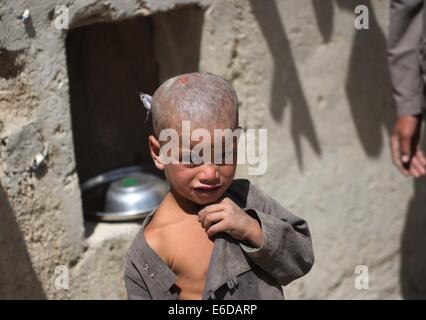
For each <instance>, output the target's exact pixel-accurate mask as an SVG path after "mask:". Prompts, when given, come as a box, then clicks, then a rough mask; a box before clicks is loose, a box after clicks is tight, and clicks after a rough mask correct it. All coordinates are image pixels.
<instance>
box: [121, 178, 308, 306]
mask: <svg viewBox="0 0 426 320" xmlns="http://www.w3.org/2000/svg"><path fill="white" fill-rule="evenodd" d="M225 195H226V196H227V197H229V198H231V199H232V200H233V201H234V202H235V203H236V204H238V205H239V206H240V207H241V208H243V209H244V210H245V211H246V212H247V213H248V214H250V215H252V216H253V217H255V218H257V219H258V220H259V221H260V223H261V227H262V231H263V235H264V245H263V246H262V247H261V248H259V249H253V248H250V247H247V246H245V245H243V244H241V243H239V242H238V241H236V240H234V239H233V238H232V237H230V236H229V235H228V234H226V233H222V234H218V235H217V237H216V238H215V242H214V248H213V253H212V257H211V259H210V264H209V269H208V273H207V278H206V283H205V288H204V293H203V299H284V295H283V290H282V287H281V285H283V286H285V285H287V284H289V283H290V282H292V281H293V280H295V279H297V278H299V277H301V276H303V275H305V274H306V273H308V272H309V270H310V269H311V267H312V265H313V262H314V254H313V250H312V243H311V238H310V232H309V229H308V226H307V224H306V222H305V221H304V220H302V219H300V218H298V217H296V216H295V215H293V214H292V213H290V212H288V211H287V210H286V209H284V208H283V207H282V206H281V205H280V204H279V203H278V202H276V201H275V200H273V199H271V198H270V197H268V196H267V195H266V194H265V193H263V192H262V191H261V190H259V189H257V188H256V187H255V186H254V185H253V184H251V183H250V182H249V181H248V180H234V182H233V183H232V184H231V186H230V187H229V188H228V190H227V192H226V194H225ZM151 217H152V216H149V217H148V218H146V219H145V221H144V223H143V224H142V226H141V229H140V231H139V232H138V234H137V236H136V238H135V240H134V241H133V244H132V245H131V247H130V248H129V250H128V252H127V254H126V257H125V273H124V281H125V284H126V289H127V295H128V298H129V299H155V300H157V299H161V300H165V299H177V298H178V292H177V291H176V290H175V289H174V288H175V287H174V283H175V282H176V278H177V276H176V274H175V273H174V272H173V271H172V270H171V269H170V268H169V267H168V266H167V264H166V263H165V262H163V260H161V258H160V257H159V256H158V255H157V254H156V253H155V252H154V251H153V250H152V249H151V247H150V246H149V245H148V243H147V242H146V240H145V238H144V235H143V230H144V227H145V225H146V224H147V223H148V222H149V220H150V219H151Z"/></svg>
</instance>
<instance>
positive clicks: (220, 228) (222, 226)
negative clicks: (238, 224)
mask: <svg viewBox="0 0 426 320" xmlns="http://www.w3.org/2000/svg"><path fill="white" fill-rule="evenodd" d="M227 227H228V224H227V223H226V222H225V220H222V221H220V222H218V223H215V224H214V225H212V226H211V227H210V228H208V229H207V231H206V232H207V235H208V236H209V237H212V236H214V235H215V234H216V233H219V232H227V230H226V229H227Z"/></svg>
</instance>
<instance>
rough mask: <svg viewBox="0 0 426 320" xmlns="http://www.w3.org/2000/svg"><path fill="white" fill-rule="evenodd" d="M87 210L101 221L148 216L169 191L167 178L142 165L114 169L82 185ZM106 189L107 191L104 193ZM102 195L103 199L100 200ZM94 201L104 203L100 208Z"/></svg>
mask: <svg viewBox="0 0 426 320" xmlns="http://www.w3.org/2000/svg"><path fill="white" fill-rule="evenodd" d="M81 189H82V191H83V200H85V201H83V203H86V207H87V208H86V209H85V213H86V214H87V215H88V216H89V217H90V218H94V219H96V220H101V221H127V220H135V219H140V218H144V217H146V216H147V215H148V214H149V213H151V212H152V211H153V210H155V209H156V208H158V206H159V205H160V203H161V201H162V199H163V198H164V196H165V195H166V193H167V191H168V184H167V182H166V181H165V180H163V179H161V178H159V177H157V176H155V175H153V174H150V173H148V172H147V171H146V170H144V168H143V167H141V166H132V167H125V168H120V169H116V170H112V171H109V172H106V173H104V174H101V175H99V176H97V177H94V178H92V179H89V180H88V181H86V182H85V183H83V184H82V185H81ZM105 190H106V192H105ZM100 198H102V199H100ZM95 200H98V203H99V202H102V203H103V206H102V207H103V208H104V211H101V210H99V205H98V206H97V207H96V206H95V205H91V204H92V203H96V201H95Z"/></svg>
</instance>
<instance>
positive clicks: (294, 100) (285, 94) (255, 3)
mask: <svg viewBox="0 0 426 320" xmlns="http://www.w3.org/2000/svg"><path fill="white" fill-rule="evenodd" d="M250 4H251V8H252V12H253V14H254V16H255V18H256V20H257V23H258V24H259V26H260V29H261V31H262V34H263V36H264V37H265V39H266V42H267V45H268V48H269V51H270V52H271V55H272V57H273V60H274V74H273V79H272V87H271V94H270V97H271V98H270V99H271V100H270V101H271V102H270V111H271V114H272V117H273V118H274V119H275V120H276V121H278V122H281V121H282V118H283V113H284V108H285V107H286V105H287V104H288V103H290V104H291V107H292V121H291V134H292V139H293V143H294V145H295V149H296V155H297V160H298V164H299V168H301V169H302V170H303V155H302V150H301V139H302V137H304V138H305V139H307V140H308V142H309V144H310V145H311V147H312V149H313V150H314V151H315V153H316V154H317V155H321V148H320V144H319V142H318V138H317V134H316V132H315V128H314V124H313V121H312V117H311V114H310V112H309V106H308V102H307V101H306V98H305V95H304V92H303V88H302V85H301V82H300V79H299V75H298V73H297V69H296V65H295V62H294V58H293V54H292V52H291V48H290V43H289V41H288V38H287V34H286V31H285V28H284V25H283V24H282V22H281V18H280V15H279V12H278V8H277V5H276V3H275V1H274V0H264V1H259V0H250Z"/></svg>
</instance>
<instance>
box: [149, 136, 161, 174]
mask: <svg viewBox="0 0 426 320" xmlns="http://www.w3.org/2000/svg"><path fill="white" fill-rule="evenodd" d="M148 143H149V151H150V153H151V157H152V160H154V164H155V166H156V167H157V169H159V170H164V164H163V163H162V162H161V156H160V142H159V141H158V140H157V139H156V138H155V137H154V136H153V135H152V134H151V135H150V136H149V138H148Z"/></svg>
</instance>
